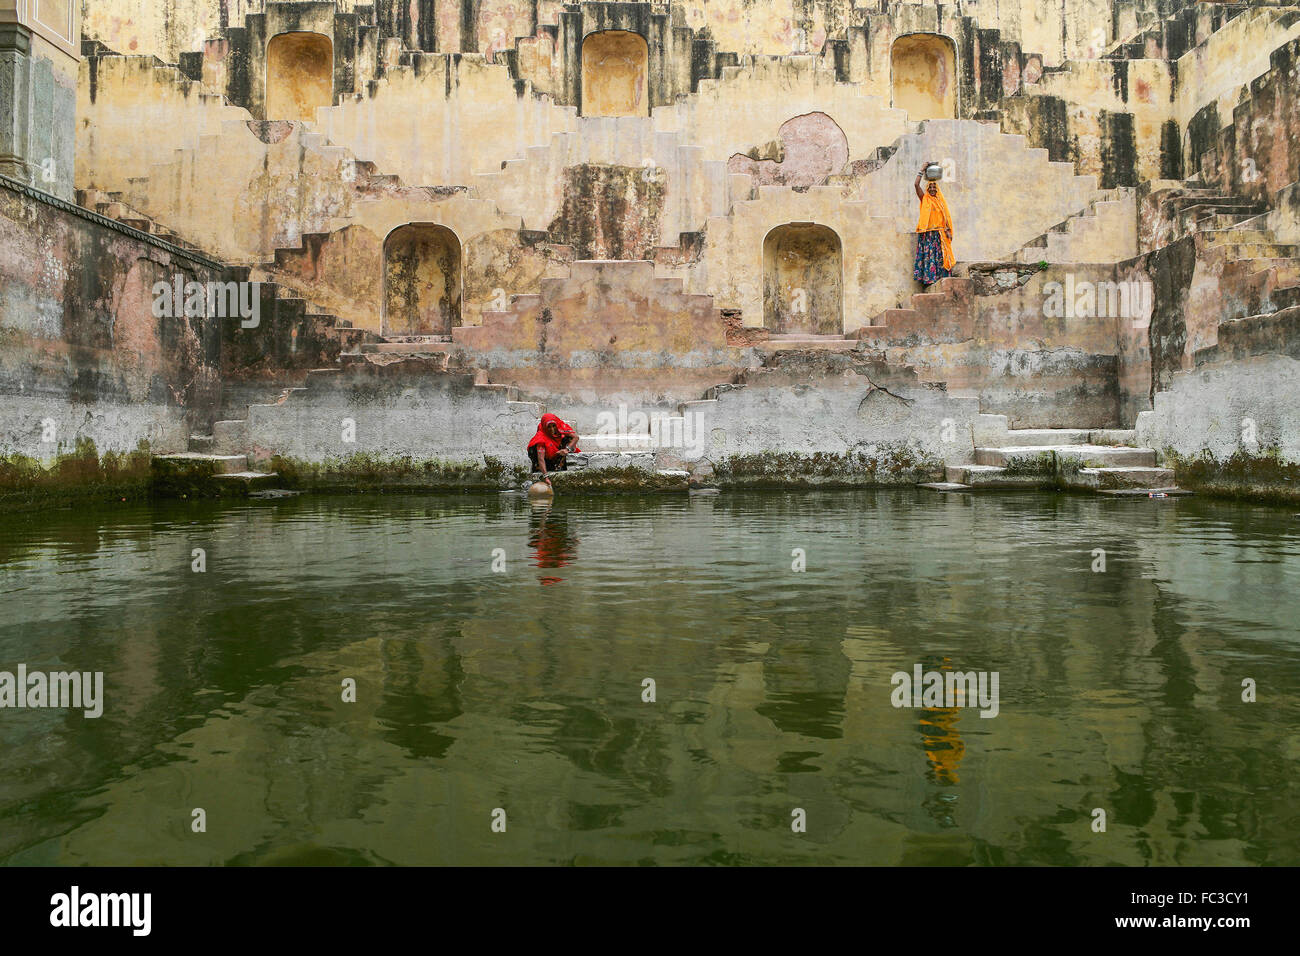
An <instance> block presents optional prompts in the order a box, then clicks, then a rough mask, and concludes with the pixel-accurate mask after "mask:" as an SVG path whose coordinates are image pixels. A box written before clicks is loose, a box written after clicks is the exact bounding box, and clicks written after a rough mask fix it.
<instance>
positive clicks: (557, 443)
mask: <svg viewBox="0 0 1300 956" xmlns="http://www.w3.org/2000/svg"><path fill="white" fill-rule="evenodd" d="M578 451H580V449H579V448H578V433H577V432H576V431H574V430H573V427H572V426H571V425H568V424H567V423H565V422H564V421H562V420H561V419H560V417H559V416H558V415H549V414H548V415H543V416H542V420H541V422H540V424H538V426H537V434H536V435H534V436H533V438H532V441H530V442H529V443H528V463H529V466H530V467H531V468H532V470H533V471H535V472H541V474H542V480H543V481H545V482H546V483H547V484H550V482H551V477H550V473H551V472H553V471H564V469H565V468H566V467H567V464H568V461H567V460H568V456H569V455H571V454H574V453H576V452H578Z"/></svg>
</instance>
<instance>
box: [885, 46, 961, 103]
mask: <svg viewBox="0 0 1300 956" xmlns="http://www.w3.org/2000/svg"><path fill="white" fill-rule="evenodd" d="M889 63H890V88H891V91H892V96H893V105H894V107H895V108H897V109H901V110H906V111H907V118H908V119H910V120H926V119H956V118H957V48H956V47H955V46H954V45H953V42H952V41H951V40H949V39H948V38H947V37H945V36H940V35H939V34H937V33H909V34H908V35H906V36H901V37H899V38H898V39H897V40H895V41H894V45H893V47H892V48H891V50H890V56H889Z"/></svg>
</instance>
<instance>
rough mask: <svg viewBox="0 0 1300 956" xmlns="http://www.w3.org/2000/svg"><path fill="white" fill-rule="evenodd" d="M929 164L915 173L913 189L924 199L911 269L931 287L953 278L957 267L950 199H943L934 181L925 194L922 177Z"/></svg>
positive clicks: (918, 278) (927, 187) (918, 279)
mask: <svg viewBox="0 0 1300 956" xmlns="http://www.w3.org/2000/svg"><path fill="white" fill-rule="evenodd" d="M933 165H935V164H934V163H926V164H925V166H922V167H921V171H920V172H919V173H917V174H916V182H915V183H913V184H912V188H913V189H915V190H916V198H917V199H919V200H921V212H920V215H919V217H918V218H917V220H916V265H915V266H914V267H913V269H912V278H914V279H916V280H917V281H918V282H924V283H925V284H926V285H930V284H931V283H933V282H938V281H939V280H940V279H942V278H944V277H946V276H950V275H952V267H953V266H954V265H956V264H957V260H956V258H954V256H953V254H952V213H950V212H949V211H948V200H946V199H944V198H943V190H941V189H940V188H939V184H938V183H937V182H934V181H931V182H930V183H929V184H928V185H927V186H926V187H925V191H924V192H923V191H922V190H921V177H922V176H924V175H925V170H926V167H927V166H933Z"/></svg>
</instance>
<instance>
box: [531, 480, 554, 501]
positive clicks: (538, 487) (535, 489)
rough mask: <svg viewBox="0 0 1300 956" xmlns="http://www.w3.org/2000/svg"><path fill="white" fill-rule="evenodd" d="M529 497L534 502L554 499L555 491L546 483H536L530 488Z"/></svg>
mask: <svg viewBox="0 0 1300 956" xmlns="http://www.w3.org/2000/svg"><path fill="white" fill-rule="evenodd" d="M528 497H529V499H530V500H534V501H535V500H538V499H541V498H554V497H555V490H554V489H553V488H552V487H551V486H550V485H548V484H547V483H546V482H544V481H534V482H533V483H532V484H531V485H529V486H528Z"/></svg>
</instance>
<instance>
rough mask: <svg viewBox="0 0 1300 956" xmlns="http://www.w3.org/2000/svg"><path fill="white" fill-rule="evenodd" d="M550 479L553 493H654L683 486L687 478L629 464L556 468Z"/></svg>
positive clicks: (680, 488) (679, 489) (685, 486)
mask: <svg viewBox="0 0 1300 956" xmlns="http://www.w3.org/2000/svg"><path fill="white" fill-rule="evenodd" d="M551 483H552V486H553V487H554V488H555V490H556V492H557V493H563V494H566V495H573V494H579V495H581V494H595V495H614V494H636V493H646V494H658V493H661V492H667V491H678V492H680V491H685V490H686V488H687V479H686V477H685V476H683V475H661V474H659V473H658V472H656V471H647V470H646V469H645V468H635V467H631V466H629V467H626V468H584V469H582V470H581V471H559V472H556V473H555V474H554V475H552V476H551Z"/></svg>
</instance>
